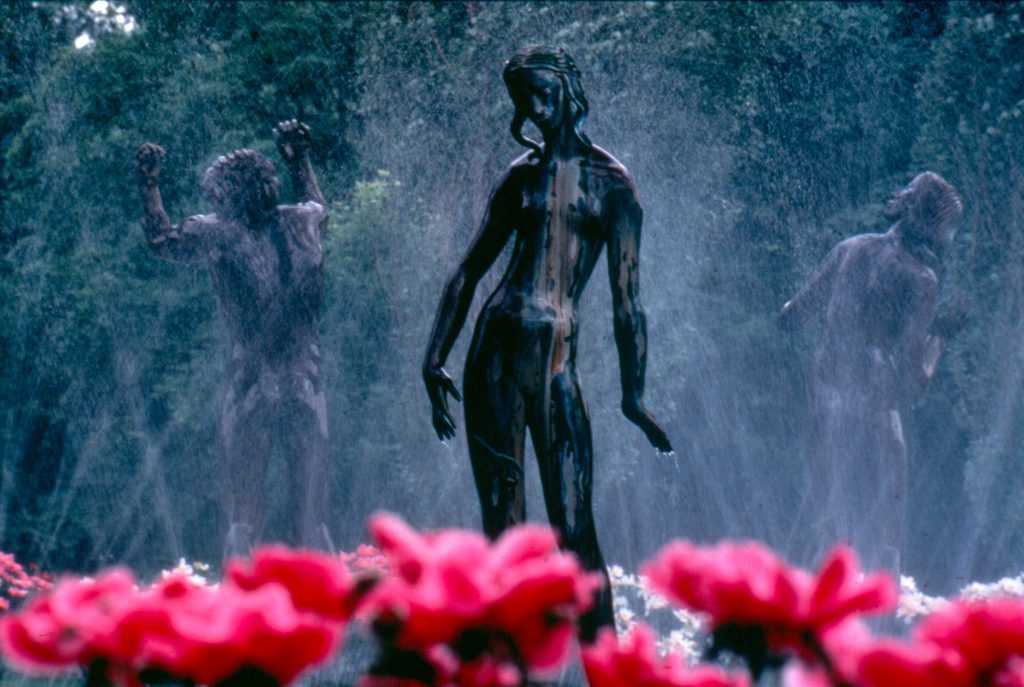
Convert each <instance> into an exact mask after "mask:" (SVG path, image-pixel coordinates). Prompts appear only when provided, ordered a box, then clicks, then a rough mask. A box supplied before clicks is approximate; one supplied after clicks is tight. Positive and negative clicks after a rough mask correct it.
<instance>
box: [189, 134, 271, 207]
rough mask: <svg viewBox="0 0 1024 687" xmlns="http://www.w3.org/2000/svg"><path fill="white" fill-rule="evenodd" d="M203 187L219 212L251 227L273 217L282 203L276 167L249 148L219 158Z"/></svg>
mask: <svg viewBox="0 0 1024 687" xmlns="http://www.w3.org/2000/svg"><path fill="white" fill-rule="evenodd" d="M202 186H203V192H204V193H205V194H206V196H207V198H209V199H210V200H211V201H212V202H213V203H214V205H216V206H217V208H219V209H220V210H221V211H224V212H227V213H229V214H230V215H231V216H232V217H233V218H236V219H241V220H244V221H246V222H249V223H259V222H261V221H262V220H264V219H265V218H267V217H268V216H270V215H272V214H273V213H274V212H275V211H276V209H277V204H278V201H279V199H280V193H279V191H278V179H277V174H276V172H275V171H274V165H273V164H272V163H271V162H270V160H268V159H267V158H266V157H265V156H264V155H262V154H260V153H257V152H256V151H255V150H249V149H247V148H246V149H242V150H236V151H235V152H233V153H229V154H228V155H221V156H220V157H218V158H217V160H216V161H215V162H214V163H213V164H212V165H210V167H209V169H207V170H206V174H204V175H203V184H202Z"/></svg>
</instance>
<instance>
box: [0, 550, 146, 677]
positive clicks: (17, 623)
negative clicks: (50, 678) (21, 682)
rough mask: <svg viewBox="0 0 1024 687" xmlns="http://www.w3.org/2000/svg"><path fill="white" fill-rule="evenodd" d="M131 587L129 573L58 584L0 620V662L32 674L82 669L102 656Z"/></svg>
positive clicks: (110, 573) (112, 573) (105, 651)
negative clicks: (1, 658) (0, 653)
mask: <svg viewBox="0 0 1024 687" xmlns="http://www.w3.org/2000/svg"><path fill="white" fill-rule="evenodd" d="M134 587H135V580H134V578H133V577H132V575H131V573H129V572H127V571H125V570H119V569H115V570H111V571H109V572H107V573H105V574H103V575H101V576H100V577H99V578H97V579H96V580H89V579H80V580H78V579H68V580H64V581H63V582H61V583H60V584H59V585H57V587H56V588H55V589H54V590H53V591H52V592H50V593H49V594H45V595H42V596H38V597H36V598H34V599H32V600H31V601H30V602H29V603H28V605H27V606H25V607H24V608H23V609H22V610H21V611H19V612H18V613H15V614H12V615H8V616H5V617H4V618H3V619H2V620H0V646H2V648H3V654H4V656H5V657H6V658H7V659H8V660H10V661H11V663H13V664H14V665H15V666H17V667H19V668H22V669H24V670H26V671H31V672H36V673H50V672H55V671H60V670H63V669H66V668H70V667H72V666H75V665H88V664H89V663H90V662H91V661H92V660H93V659H95V658H98V657H100V656H103V655H105V654H106V653H107V650H108V649H109V646H108V641H107V638H108V636H109V635H110V634H111V632H112V631H113V629H114V628H115V627H116V625H117V622H118V618H119V614H120V612H121V610H122V608H123V606H124V605H125V604H126V603H127V602H128V601H129V599H130V598H131V595H132V594H133V592H134Z"/></svg>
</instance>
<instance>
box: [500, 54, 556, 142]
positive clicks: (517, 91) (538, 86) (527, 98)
mask: <svg viewBox="0 0 1024 687" xmlns="http://www.w3.org/2000/svg"><path fill="white" fill-rule="evenodd" d="M562 90H563V88H562V80H561V79H560V78H559V77H558V74H556V73H555V72H553V71H552V70H550V69H524V70H523V71H522V73H521V74H517V75H516V83H515V88H514V90H513V92H512V98H513V99H514V101H515V103H516V108H517V109H519V110H520V111H521V112H523V113H525V114H526V117H527V118H528V119H529V120H530V121H531V122H533V123H534V125H536V127H537V128H538V129H540V130H541V133H543V134H548V133H551V132H553V131H555V130H557V129H558V128H559V127H560V126H562V122H563V120H564V119H565V114H566V113H565V110H566V107H565V97H564V95H563V92H562Z"/></svg>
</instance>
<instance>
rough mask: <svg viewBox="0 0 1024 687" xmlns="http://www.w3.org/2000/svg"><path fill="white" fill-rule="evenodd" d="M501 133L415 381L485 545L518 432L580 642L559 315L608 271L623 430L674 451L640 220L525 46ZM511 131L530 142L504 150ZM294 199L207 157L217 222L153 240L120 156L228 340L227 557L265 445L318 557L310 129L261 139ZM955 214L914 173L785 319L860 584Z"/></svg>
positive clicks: (822, 473) (322, 506) (255, 159)
mask: <svg viewBox="0 0 1024 687" xmlns="http://www.w3.org/2000/svg"><path fill="white" fill-rule="evenodd" d="M503 77H504V81H505V85H506V87H507V90H508V94H509V97H510V98H511V101H512V104H513V107H514V117H513V121H512V126H511V131H512V136H513V137H514V138H515V140H516V141H518V142H519V143H521V144H522V145H523V146H525V147H526V148H528V149H529V150H528V152H527V153H526V154H524V155H522V156H521V157H519V158H518V159H516V160H515V161H513V162H512V163H511V164H510V165H509V167H508V169H507V170H506V171H505V173H504V174H503V175H502V177H501V179H500V180H499V181H498V183H497V185H496V186H495V188H494V191H493V192H492V194H491V197H490V201H489V203H488V207H487V211H486V214H485V216H484V218H483V221H482V223H481V225H480V228H479V230H478V231H477V233H476V235H475V236H474V237H473V239H472V241H471V243H470V245H469V248H468V250H467V251H466V254H465V256H464V258H463V259H462V261H461V262H460V264H459V265H458V267H457V268H456V270H455V272H454V273H453V274H452V276H451V278H450V279H449V281H448V283H447V286H446V288H445V290H444V294H443V297H442V300H441V303H440V306H439V308H438V311H437V316H436V319H435V321H434V326H433V330H432V333H431V336H430V341H429V345H428V348H427V352H426V357H425V360H424V362H423V379H424V382H425V384H426V389H427V394H428V397H429V400H430V404H431V412H432V419H433V425H434V429H435V430H436V432H437V435H438V437H439V438H441V439H442V440H446V439H450V438H452V437H454V436H455V421H454V419H453V416H452V413H451V410H450V409H449V405H448V397H449V396H451V397H453V398H455V399H456V400H463V398H464V408H465V422H466V433H467V438H468V442H469V453H470V458H471V464H472V470H473V476H474V480H475V484H476V489H477V495H478V497H479V502H480V506H481V510H482V517H483V529H484V531H485V532H486V533H487V534H488V535H489V536H491V537H496V536H497V535H498V534H500V533H501V532H502V531H503V530H504V529H505V528H507V527H509V526H511V525H514V524H517V523H520V522H522V521H523V520H524V519H525V516H526V513H525V495H524V488H525V487H524V470H525V465H524V452H525V442H526V434H527V432H529V435H530V438H531V440H532V444H533V448H534V451H535V453H536V456H537V460H538V465H539V468H540V476H541V484H542V487H543V494H544V501H545V506H546V509H547V514H548V517H549V520H550V522H551V525H552V526H553V527H554V528H555V529H557V530H558V532H559V533H560V535H561V537H562V541H563V544H564V545H565V546H566V547H567V548H569V549H571V550H572V551H574V552H575V553H576V554H577V555H578V556H579V557H580V559H581V561H582V563H583V564H584V565H585V566H586V567H587V568H589V569H591V570H594V571H597V572H599V573H600V574H601V575H603V579H604V584H603V585H602V587H601V588H600V589H599V591H598V592H597V595H596V604H595V606H594V609H593V611H592V612H591V613H590V615H589V616H588V617H587V618H586V619H585V621H584V623H583V624H582V627H581V634H582V636H583V637H584V638H585V639H590V638H592V637H593V636H594V635H595V633H596V631H597V629H598V628H599V627H601V626H608V625H613V624H614V623H613V616H612V599H611V590H610V585H609V582H608V577H607V572H606V571H605V564H604V560H603V558H602V555H601V551H600V546H599V544H598V538H597V532H596V528H595V523H594V517H593V512H592V510H593V509H592V479H593V445H592V438H591V428H590V420H589V417H588V414H587V408H586V405H585V403H584V400H583V394H582V390H581V387H580V381H579V377H578V375H577V371H576V347H577V340H578V333H579V322H578V303H579V299H580V296H581V294H582V292H583V290H584V288H585V286H586V284H587V282H588V280H589V278H590V276H591V274H592V272H593V270H594V268H595V266H596V264H597V261H598V259H599V258H600V254H601V251H602V250H604V251H605V252H606V260H607V267H608V276H609V283H610V287H611V293H612V306H613V311H614V333H615V342H616V347H617V349H618V354H619V363H620V375H621V389H622V412H623V414H624V415H625V416H626V418H627V419H629V420H630V421H631V422H633V423H634V424H635V425H636V426H637V427H639V429H640V430H641V431H643V432H644V434H645V435H646V437H647V439H648V440H649V441H650V443H651V444H652V445H653V446H654V447H655V448H656V449H657V450H658V451H661V452H670V451H671V450H672V445H671V442H670V441H669V439H668V436H667V435H666V433H665V431H664V430H663V429H662V428H661V426H660V425H659V424H658V423H657V422H656V421H655V419H654V417H653V416H652V414H651V413H650V412H649V411H648V410H647V409H646V407H645V405H644V400H643V397H644V382H645V371H646V358H647V331H646V320H645V316H644V311H643V308H642V307H641V304H640V299H639V252H640V234H641V225H642V220H643V211H642V209H641V206H640V203H639V200H638V198H637V194H636V190H635V188H634V184H633V180H632V178H631V177H630V175H629V173H628V172H627V171H626V169H625V167H623V166H622V165H621V164H620V163H619V162H618V161H617V160H615V158H613V157H612V156H611V155H610V154H609V153H607V152H605V151H604V150H602V149H601V148H599V147H597V146H595V145H594V144H593V143H591V141H590V140H589V138H588V137H587V135H586V134H585V133H583V131H582V126H583V123H584V121H585V119H586V117H587V114H588V110H589V106H588V103H587V100H586V97H585V96H584V93H583V89H582V86H581V79H580V73H579V70H578V69H577V67H576V65H575V63H574V62H573V60H572V58H571V57H570V56H569V54H568V53H567V52H565V51H564V50H562V49H559V48H548V47H539V46H532V47H529V48H526V49H523V50H520V51H518V52H517V53H516V54H515V55H514V56H513V57H512V58H511V59H510V60H509V61H508V62H507V63H506V65H505V69H504V74H503ZM526 122H530V123H532V124H533V125H534V126H535V127H536V129H537V130H539V132H540V134H541V137H542V140H541V141H539V142H538V141H533V140H531V139H529V138H527V137H526V136H525V135H524V133H523V126H524V124H525V123H526ZM274 134H275V138H276V140H277V144H278V148H279V151H280V153H281V156H282V158H283V159H284V161H285V163H286V165H287V168H288V172H289V174H290V176H291V180H292V185H293V187H294V189H295V190H296V191H297V192H298V193H299V194H300V196H301V202H300V203H298V204H296V205H279V204H278V179H277V177H276V175H275V172H274V169H273V166H272V165H271V164H270V162H269V161H268V160H267V159H266V158H265V157H263V156H262V155H260V154H259V153H255V152H253V151H249V150H240V151H235V152H234V153H232V154H230V155H227V156H224V157H220V158H218V160H217V161H216V162H215V163H214V164H213V166H211V167H210V169H209V170H208V171H207V173H206V176H205V178H204V180H203V190H204V192H205V193H206V195H207V197H208V198H209V200H210V201H211V203H212V205H213V206H214V208H215V212H214V214H211V215H198V216H195V217H191V218H189V219H186V220H185V221H184V222H182V223H181V224H180V225H176V226H175V225H172V224H171V223H170V221H169V219H168V217H167V214H166V212H165V211H164V209H163V206H162V203H161V199H160V193H159V189H158V185H157V181H158V178H159V173H160V160H161V158H163V156H164V154H163V151H162V150H161V149H160V148H159V147H158V146H156V145H154V144H149V143H147V144H144V145H143V146H142V147H141V148H140V149H139V152H138V153H137V155H136V169H137V172H138V181H139V187H140V191H141V194H142V201H143V209H144V219H143V227H144V229H145V234H146V238H147V240H148V242H149V245H150V247H151V248H152V249H153V251H154V252H155V253H156V254H157V255H159V256H161V257H164V258H168V259H172V260H186V261H195V260H205V261H206V262H207V264H208V266H209V269H210V273H211V275H212V278H213V283H214V286H215V289H216V294H217V300H218V305H219V307H220V310H221V313H222V316H223V319H224V322H225V326H226V328H227V330H228V335H229V339H230V354H229V360H228V366H227V367H228V369H227V371H226V376H227V382H226V386H225V393H224V399H223V404H222V409H221V415H220V428H219V449H220V460H221V467H222V474H223V480H224V486H225V494H226V504H227V505H226V510H227V515H228V522H229V529H228V534H227V537H226V545H225V555H245V554H246V553H248V551H249V550H250V549H251V547H252V545H253V544H254V543H255V542H257V541H259V539H260V537H261V530H262V527H263V521H264V509H265V506H264V503H265V498H266V496H265V492H266V484H265V481H266V474H267V464H268V461H269V459H270V455H271V451H272V448H273V447H274V445H275V444H277V445H279V446H280V448H281V449H282V450H283V451H284V452H285V454H286V459H287V460H289V461H290V464H291V468H292V469H291V476H292V478H293V480H294V483H293V489H294V490H295V491H296V493H297V494H298V496H299V506H298V508H297V510H296V514H295V517H294V521H293V522H292V528H293V537H294V541H295V542H298V543H301V544H303V545H307V546H316V547H323V546H324V545H325V544H326V543H327V537H326V527H325V521H326V510H327V497H328V491H327V484H328V482H329V477H328V476H329V472H330V471H329V464H328V436H327V414H326V408H325V401H324V393H323V390H322V388H321V380H320V368H319V352H318V349H317V343H318V342H317V325H318V322H319V310H320V306H321V302H322V300H323V280H322V274H321V266H322V253H321V247H320V235H321V232H322V231H323V230H324V227H325V225H326V221H327V209H326V203H325V201H324V198H323V196H322V194H321V192H320V189H319V187H318V185H317V182H316V177H315V175H314V173H313V170H312V167H311V165H310V161H309V155H308V149H309V145H310V132H309V129H308V128H307V127H306V126H305V125H304V124H302V123H300V122H297V121H295V120H292V121H288V122H282V123H281V124H279V125H278V126H277V128H275V130H274ZM959 213H960V201H959V198H958V197H957V195H956V193H955V191H954V190H953V188H952V187H951V186H950V185H949V184H947V183H946V182H945V181H943V180H942V179H941V178H939V177H938V176H937V175H935V174H931V173H925V174H922V175H920V176H918V177H917V178H915V179H914V180H913V181H912V182H911V184H910V185H909V186H908V187H907V188H905V189H904V190H902V191H900V192H899V193H897V194H895V196H894V197H893V200H892V201H891V203H890V206H889V213H888V214H889V216H890V218H891V219H892V220H893V222H894V224H893V227H892V228H891V229H890V230H889V231H888V232H887V233H885V234H867V235H861V236H857V237H854V238H851V239H848V240H846V241H844V242H842V243H841V244H839V245H838V246H837V247H836V248H835V249H834V250H833V251H832V252H831V253H829V255H828V256H827V257H826V258H825V260H824V262H823V263H822V264H821V266H820V267H819V269H818V271H817V272H816V273H815V275H814V276H813V277H812V278H811V280H810V281H809V282H808V283H807V285H806V286H804V287H803V289H801V290H800V292H799V293H798V294H797V295H796V296H795V297H794V298H793V300H791V301H790V302H789V303H787V304H786V305H785V307H784V309H783V319H784V321H786V322H789V323H792V324H800V323H803V322H806V321H809V320H812V319H819V320H820V321H821V323H822V326H821V335H820V341H819V344H818V347H817V351H816V354H815V360H814V367H813V383H812V389H811V392H812V404H811V414H812V415H811V418H810V421H809V423H808V447H809V451H808V463H809V465H810V471H809V474H810V479H811V486H812V490H811V493H812V495H814V498H815V500H816V506H817V508H816V513H817V522H818V524H819V525H820V526H821V527H822V528H823V531H824V532H825V534H826V536H827V537H830V541H831V540H833V539H847V540H850V541H852V542H853V543H854V544H855V545H856V546H857V547H858V549H860V550H861V552H862V555H864V556H865V558H866V562H867V563H868V564H869V565H874V566H885V567H890V568H893V567H896V568H898V557H899V546H900V541H901V537H902V523H903V520H904V518H905V503H904V502H905V484H906V449H905V445H904V442H903V437H902V430H901V427H900V422H901V416H900V409H901V407H902V405H903V404H904V403H905V402H906V400H907V399H910V398H912V397H913V396H914V395H915V394H920V393H921V392H922V391H923V389H924V388H925V386H926V385H927V383H928V380H930V378H931V377H932V375H933V374H934V372H935V369H936V364H937V362H938V359H939V357H940V356H941V354H942V351H943V348H944V347H945V344H946V341H947V340H948V339H949V337H950V336H952V335H953V334H954V333H955V331H956V329H957V327H958V326H959V322H958V321H957V320H956V318H946V319H938V320H936V319H935V317H934V312H935V300H936V295H937V290H938V287H939V279H938V274H939V270H938V266H939V263H940V261H941V259H942V256H943V253H944V252H945V251H946V249H947V248H948V246H949V244H950V242H951V240H952V235H953V231H952V227H953V226H954V223H955V220H956V218H957V217H958V215H959ZM509 242H511V243H512V255H511V259H510V262H509V265H508V267H507V269H506V271H505V274H504V277H503V278H502V280H501V281H500V283H499V285H498V286H497V288H496V289H495V290H494V292H493V293H491V294H490V296H489V297H488V299H487V301H486V303H485V305H484V307H483V308H482V310H481V312H480V314H479V317H478V319H477V321H476V325H475V328H474V332H473V338H472V342H471V345H470V350H469V354H468V358H467V361H466V365H465V373H464V374H465V381H464V387H463V391H464V394H460V393H459V391H458V390H457V388H456V385H455V383H454V381H453V380H452V378H451V377H450V376H449V375H448V374H447V373H446V372H445V370H444V365H445V362H446V360H447V357H448V354H449V352H450V351H451V348H452V346H453V345H454V343H455V341H456V339H457V338H458V335H459V333H460V331H461V329H462V327H463V325H464V324H465V320H466V318H467V315H468V313H469V308H470V304H471V301H472V299H473V295H474V292H475V289H476V286H477V284H478V282H479V281H480V279H481V278H482V277H483V276H484V274H485V273H486V272H487V271H488V270H489V269H490V268H491V267H492V265H493V263H494V262H495V261H496V259H497V257H498V255H499V253H501V252H502V250H503V248H504V247H505V246H506V244H508V243H509Z"/></svg>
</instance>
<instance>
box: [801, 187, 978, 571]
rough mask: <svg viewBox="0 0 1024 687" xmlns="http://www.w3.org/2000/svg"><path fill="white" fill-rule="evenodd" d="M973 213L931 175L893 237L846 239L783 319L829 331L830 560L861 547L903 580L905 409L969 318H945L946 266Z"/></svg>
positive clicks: (823, 481) (822, 480)
mask: <svg viewBox="0 0 1024 687" xmlns="http://www.w3.org/2000/svg"><path fill="white" fill-rule="evenodd" d="M960 213H961V206H960V200H959V198H958V197H957V195H956V192H955V190H954V189H953V188H952V186H950V185H949V184H947V183H946V182H945V181H944V180H942V179H941V178H940V177H939V176H938V175H935V174H932V173H930V172H926V173H924V174H921V175H919V176H918V177H916V178H915V179H914V180H913V181H912V182H911V183H910V185H909V186H907V187H906V188H905V189H903V190H902V191H899V192H898V193H896V194H894V196H893V198H892V200H891V201H890V203H889V206H888V209H887V213H886V214H887V217H888V218H889V219H890V220H893V221H894V222H895V223H894V224H893V226H892V228H891V229H889V231H887V232H886V233H884V234H861V235H859V236H854V237H852V238H849V239H846V240H845V241H843V242H842V243H840V244H839V245H837V246H836V247H835V248H834V249H832V251H831V252H830V253H829V254H828V255H827V256H826V257H825V259H824V261H822V263H821V265H820V266H819V267H818V269H817V271H816V272H815V274H814V276H812V277H811V279H810V281H808V282H807V284H806V285H804V287H803V288H802V289H800V291H799V293H797V295H796V296H795V297H794V298H793V299H792V300H791V301H789V302H788V303H786V305H785V306H784V307H783V309H782V318H783V323H784V324H785V325H787V326H799V325H802V324H804V323H806V322H808V321H811V320H819V321H820V322H821V333H820V336H819V340H818V345H817V349H816V351H815V356H814V364H813V369H812V375H811V389H810V392H811V409H810V417H809V420H808V429H807V462H808V474H809V478H810V484H809V489H810V491H809V499H811V505H812V511H813V512H814V514H815V517H816V519H817V527H818V529H817V532H818V534H819V535H820V537H821V539H820V542H819V550H818V551H816V552H815V554H816V555H820V553H821V548H824V547H825V546H828V545H830V544H832V543H836V542H840V541H847V542H852V543H853V545H854V546H855V548H856V549H857V550H858V552H859V554H860V555H861V557H862V558H863V559H864V563H865V566H866V567H867V568H868V569H873V568H885V569H888V570H890V571H892V572H898V571H899V556H900V548H901V543H902V539H903V530H904V523H905V520H906V508H907V504H906V501H907V455H906V454H907V451H906V444H905V442H904V438H903V429H902V424H901V423H902V420H901V409H904V408H906V407H907V406H908V405H909V404H910V403H912V402H913V401H915V400H916V399H917V398H919V397H920V396H921V395H922V394H923V393H924V392H925V390H926V389H927V387H928V384H929V382H930V381H931V378H932V376H933V375H934V374H935V370H936V366H937V364H938V361H939V358H940V357H941V355H942V352H943V350H944V349H945V346H946V343H947V341H948V340H949V338H950V337H951V336H952V335H954V334H955V333H956V331H957V330H958V329H959V328H960V326H962V323H963V319H964V318H963V315H962V314H950V315H947V316H944V317H940V318H935V303H936V298H937V295H938V290H939V276H940V275H941V269H940V268H941V261H942V256H943V254H944V253H945V251H946V250H947V248H948V247H949V245H950V244H951V242H952V239H953V226H954V224H955V221H956V219H957V218H958V217H959V215H960Z"/></svg>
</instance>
